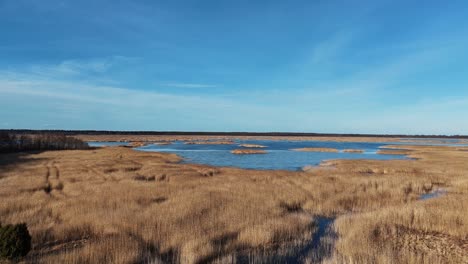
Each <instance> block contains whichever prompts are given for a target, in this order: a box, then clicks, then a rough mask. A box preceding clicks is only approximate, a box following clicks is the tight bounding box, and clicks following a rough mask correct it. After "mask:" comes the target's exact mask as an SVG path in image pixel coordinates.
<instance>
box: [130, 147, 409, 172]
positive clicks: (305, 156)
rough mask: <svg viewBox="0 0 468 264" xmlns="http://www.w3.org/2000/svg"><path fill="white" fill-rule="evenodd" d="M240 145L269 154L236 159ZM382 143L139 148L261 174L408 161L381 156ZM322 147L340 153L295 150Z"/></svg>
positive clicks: (399, 157) (396, 157) (189, 160)
mask: <svg viewBox="0 0 468 264" xmlns="http://www.w3.org/2000/svg"><path fill="white" fill-rule="evenodd" d="M240 144H257V145H263V146H266V148H261V149H262V150H265V151H266V152H267V154H253V155H234V154H232V153H230V151H231V150H233V149H241V148H242V147H240V146H239V145H240ZM384 145H386V144H382V143H363V142H323V141H269V140H246V141H243V140H242V141H240V140H238V141H235V143H234V144H232V145H211V144H202V145H190V144H185V143H184V142H174V143H172V144H171V145H148V146H145V147H140V148H137V150H141V151H158V152H170V153H175V154H177V155H179V156H181V157H183V158H184V162H185V163H198V164H207V165H214V166H232V167H239V168H244V169H261V170H266V169H268V170H278V169H282V170H298V169H301V168H302V167H304V166H306V165H318V164H319V163H320V162H322V161H324V160H330V159H377V160H389V159H405V156H402V155H380V154H377V153H376V152H377V151H378V150H379V147H380V146H384ZM306 147H319V148H335V149H338V150H340V152H338V153H325V152H298V151H292V150H291V149H294V148H306ZM345 149H360V150H363V151H364V153H344V152H342V151H343V150H345Z"/></svg>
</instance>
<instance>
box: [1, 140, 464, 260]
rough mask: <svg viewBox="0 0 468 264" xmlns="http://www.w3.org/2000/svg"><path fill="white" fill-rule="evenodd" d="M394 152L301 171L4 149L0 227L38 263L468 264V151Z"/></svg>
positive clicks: (112, 153) (107, 152)
mask: <svg viewBox="0 0 468 264" xmlns="http://www.w3.org/2000/svg"><path fill="white" fill-rule="evenodd" d="M388 148H389V149H394V150H404V153H401V152H400V153H399V154H407V155H408V157H409V158H410V159H398V160H394V159H389V160H368V159H343V160H331V161H327V162H326V163H324V164H323V165H322V166H311V167H310V168H309V169H307V170H306V171H293V170H268V169H264V170H252V169H240V168H235V167H216V166H210V165H197V164H190V163H187V162H182V159H181V157H179V156H177V155H176V154H173V153H158V152H143V151H136V150H133V149H131V148H128V147H118V146H117V147H104V148H97V149H91V150H75V151H47V152H42V153H37V154H34V153H20V154H4V155H1V156H0V197H1V201H2V202H1V203H0V222H2V223H18V222H26V223H27V224H28V227H29V229H30V231H31V233H32V238H33V250H32V251H31V252H30V253H29V255H28V256H27V258H26V259H25V260H23V261H24V262H31V263H36V262H39V263H84V262H85V263H86V262H88V263H158V262H162V263H164V262H181V263H207V262H215V263H229V262H235V263H243V262H250V263H269V262H275V261H278V262H279V263H285V262H286V263H297V262H299V263H316V262H322V263H466V262H468V254H467V252H468V214H467V212H466V208H468V162H467V160H468V151H464V149H465V148H461V147H448V146H401V145H397V146H390V147H388ZM265 150H266V151H267V149H265ZM231 155H234V154H231ZM265 155H268V154H265ZM349 155H360V154H354V153H352V154H349ZM260 156H262V155H260ZM46 186H49V189H47V188H45V187H46ZM46 189H47V190H48V191H46ZM431 194H434V195H431Z"/></svg>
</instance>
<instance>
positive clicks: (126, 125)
mask: <svg viewBox="0 0 468 264" xmlns="http://www.w3.org/2000/svg"><path fill="white" fill-rule="evenodd" d="M466 14H468V2H466V1H220V0H217V1H215V0H213V1H149V0H148V1H142V0H135V1H115V0H108V1H104V0H93V1H90V0H81V1H71V0H70V1H65V0H44V1H38V0H36V1H34V0H29V1H27V0H0V33H1V35H0V105H1V109H0V128H34V129H98V130H183V131H291V132H332V133H333V132H334V133H410V134H468V122H466V118H467V117H468V48H467V47H468V18H467V16H466Z"/></svg>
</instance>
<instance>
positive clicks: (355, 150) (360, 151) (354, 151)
mask: <svg viewBox="0 0 468 264" xmlns="http://www.w3.org/2000/svg"><path fill="white" fill-rule="evenodd" d="M343 152H345V153H364V150H362V149H345V150H343Z"/></svg>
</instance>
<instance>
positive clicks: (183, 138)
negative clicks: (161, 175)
mask: <svg viewBox="0 0 468 264" xmlns="http://www.w3.org/2000/svg"><path fill="white" fill-rule="evenodd" d="M74 137H76V138H79V139H81V140H84V141H119V142H131V141H166V142H172V141H186V142H192V141H233V140H236V139H239V140H291V141H334V142H405V143H407V144H411V143H412V142H418V143H428V144H432V143H443V139H441V140H429V141H428V140H425V141H423V140H414V139H408V138H394V137H365V136H361V137H345V136H342V137H338V136H225V135H223V136H212V135H210V136H204V135H190V136H184V135H91V134H84V135H75V136H74ZM459 143H460V144H463V143H468V140H466V139H460V140H459Z"/></svg>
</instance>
